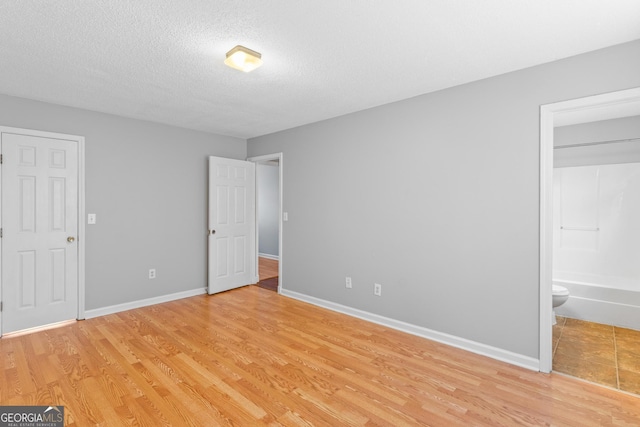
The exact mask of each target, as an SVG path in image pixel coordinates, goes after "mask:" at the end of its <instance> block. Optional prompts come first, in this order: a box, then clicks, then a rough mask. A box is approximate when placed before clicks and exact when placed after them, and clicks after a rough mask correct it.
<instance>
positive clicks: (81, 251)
mask: <svg viewBox="0 0 640 427" xmlns="http://www.w3.org/2000/svg"><path fill="white" fill-rule="evenodd" d="M0 133H15V134H19V135H31V136H36V137H41V138H51V139H64V140H67V141H75V142H76V143H77V144H78V240H77V242H78V310H77V319H78V320H81V319H84V317H85V313H84V312H85V242H84V239H85V206H84V204H85V162H84V137H83V136H78V135H67V134H62V133H53V132H44V131H38V130H31V129H21V128H14V127H8V126H0ZM1 196H2V174H1V173H0V212H2V197H1ZM1 221H2V218H1V216H0V227H2V222H1ZM0 259H2V244H0ZM2 285H3V283H2V263H0V301H2ZM1 335H2V314H1V313H0V336H1Z"/></svg>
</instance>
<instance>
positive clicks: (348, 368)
mask: <svg viewBox="0 0 640 427" xmlns="http://www.w3.org/2000/svg"><path fill="white" fill-rule="evenodd" d="M0 363H1V364H2V375H1V376H0V404H1V405H50V404H54V405H64V406H65V416H66V418H67V419H66V424H65V425H66V426H91V425H100V426H119V425H136V426H161V425H164V426H168V425H173V426H216V425H224V426H231V425H233V426H258V425H269V426H332V427H335V426H343V425H345V426H394V427H398V426H419V425H432V426H452V425H454V426H455V425H460V426H470V425H473V426H514V425H530V426H534V425H535V426H541V425H547V426H548V425H554V426H631V425H635V426H637V425H640V399H639V398H638V397H635V396H632V395H628V394H624V393H621V392H618V391H615V390H611V389H608V388H604V387H600V386H597V385H594V384H590V383H586V382H583V381H580V380H577V379H573V378H569V377H566V376H563V375H557V374H551V375H545V374H540V373H537V372H532V371H529V370H526V369H522V368H518V367H515V366H511V365H509V364H506V363H502V362H499V361H496V360H493V359H489V358H486V357H482V356H478V355H474V354H471V353H468V352H465V351H463V350H459V349H455V348H451V347H448V346H445V345H442V344H438V343H435V342H431V341H428V340H425V339H422V338H417V337H414V336H411V335H408V334H405V333H402V332H398V331H395V330H390V329H388V328H385V327H383V326H379V325H376V324H372V323H369V322H366V321H363V320H359V319H356V318H352V317H349V316H346V315H342V314H339V313H334V312H331V311H328V310H324V309H321V308H318V307H314V306H312V305H309V304H306V303H303V302H299V301H296V300H293V299H290V298H287V297H284V296H282V295H278V294H276V293H274V292H270V291H267V290H264V289H261V288H259V287H257V286H247V287H244V288H241V289H236V290H233V291H229V292H225V293H222V294H217V295H213V296H208V295H202V296H196V297H191V298H186V299H182V300H178V301H173V302H168V303H164V304H159V305H155V306H150V307H145V308H140V309H135V310H130V311H126V312H122V313H117V314H112V315H108V316H103V317H99V318H95V319H89V320H85V321H80V322H75V323H73V324H70V325H66V326H62V327H59V328H56V329H50V330H45V331H39V332H35V333H32V334H28V335H22V336H14V337H4V338H2V339H0Z"/></svg>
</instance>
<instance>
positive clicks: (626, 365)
mask: <svg viewBox="0 0 640 427" xmlns="http://www.w3.org/2000/svg"><path fill="white" fill-rule="evenodd" d="M557 320H558V324H557V325H555V326H554V327H553V370H554V371H555V372H560V373H563V374H567V375H571V376H574V377H578V378H582V379H584V380H588V381H592V382H595V383H598V384H603V385H606V386H609V387H613V388H616V389H619V390H623V391H626V392H630V393H635V394H640V331H636V330H633V329H626V328H620V327H617V326H611V325H603V324H600V323H593V322H587V321H584V320H577V319H570V318H566V317H561V316H558V317H557Z"/></svg>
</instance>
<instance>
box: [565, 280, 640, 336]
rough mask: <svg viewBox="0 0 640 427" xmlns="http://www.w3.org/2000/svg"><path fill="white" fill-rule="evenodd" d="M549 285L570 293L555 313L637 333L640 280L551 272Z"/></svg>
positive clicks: (639, 310)
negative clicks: (557, 286)
mask: <svg viewBox="0 0 640 427" xmlns="http://www.w3.org/2000/svg"><path fill="white" fill-rule="evenodd" d="M553 283H554V284H557V285H560V286H564V287H565V288H567V289H569V294H570V296H569V300H568V301H567V302H566V303H564V304H563V305H561V306H560V307H558V308H556V309H555V310H556V314H558V315H560V316H565V317H571V318H573V319H581V320H588V321H590V322H597V323H605V324H607V325H615V326H621V327H624V328H631V329H637V330H640V281H632V280H626V279H621V278H615V277H606V278H598V277H593V276H591V277H588V276H580V275H578V274H568V273H559V272H554V273H553Z"/></svg>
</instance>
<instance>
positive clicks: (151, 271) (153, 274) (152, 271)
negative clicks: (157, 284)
mask: <svg viewBox="0 0 640 427" xmlns="http://www.w3.org/2000/svg"><path fill="white" fill-rule="evenodd" d="M155 278H156V269H155V268H150V269H149V279H155Z"/></svg>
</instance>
